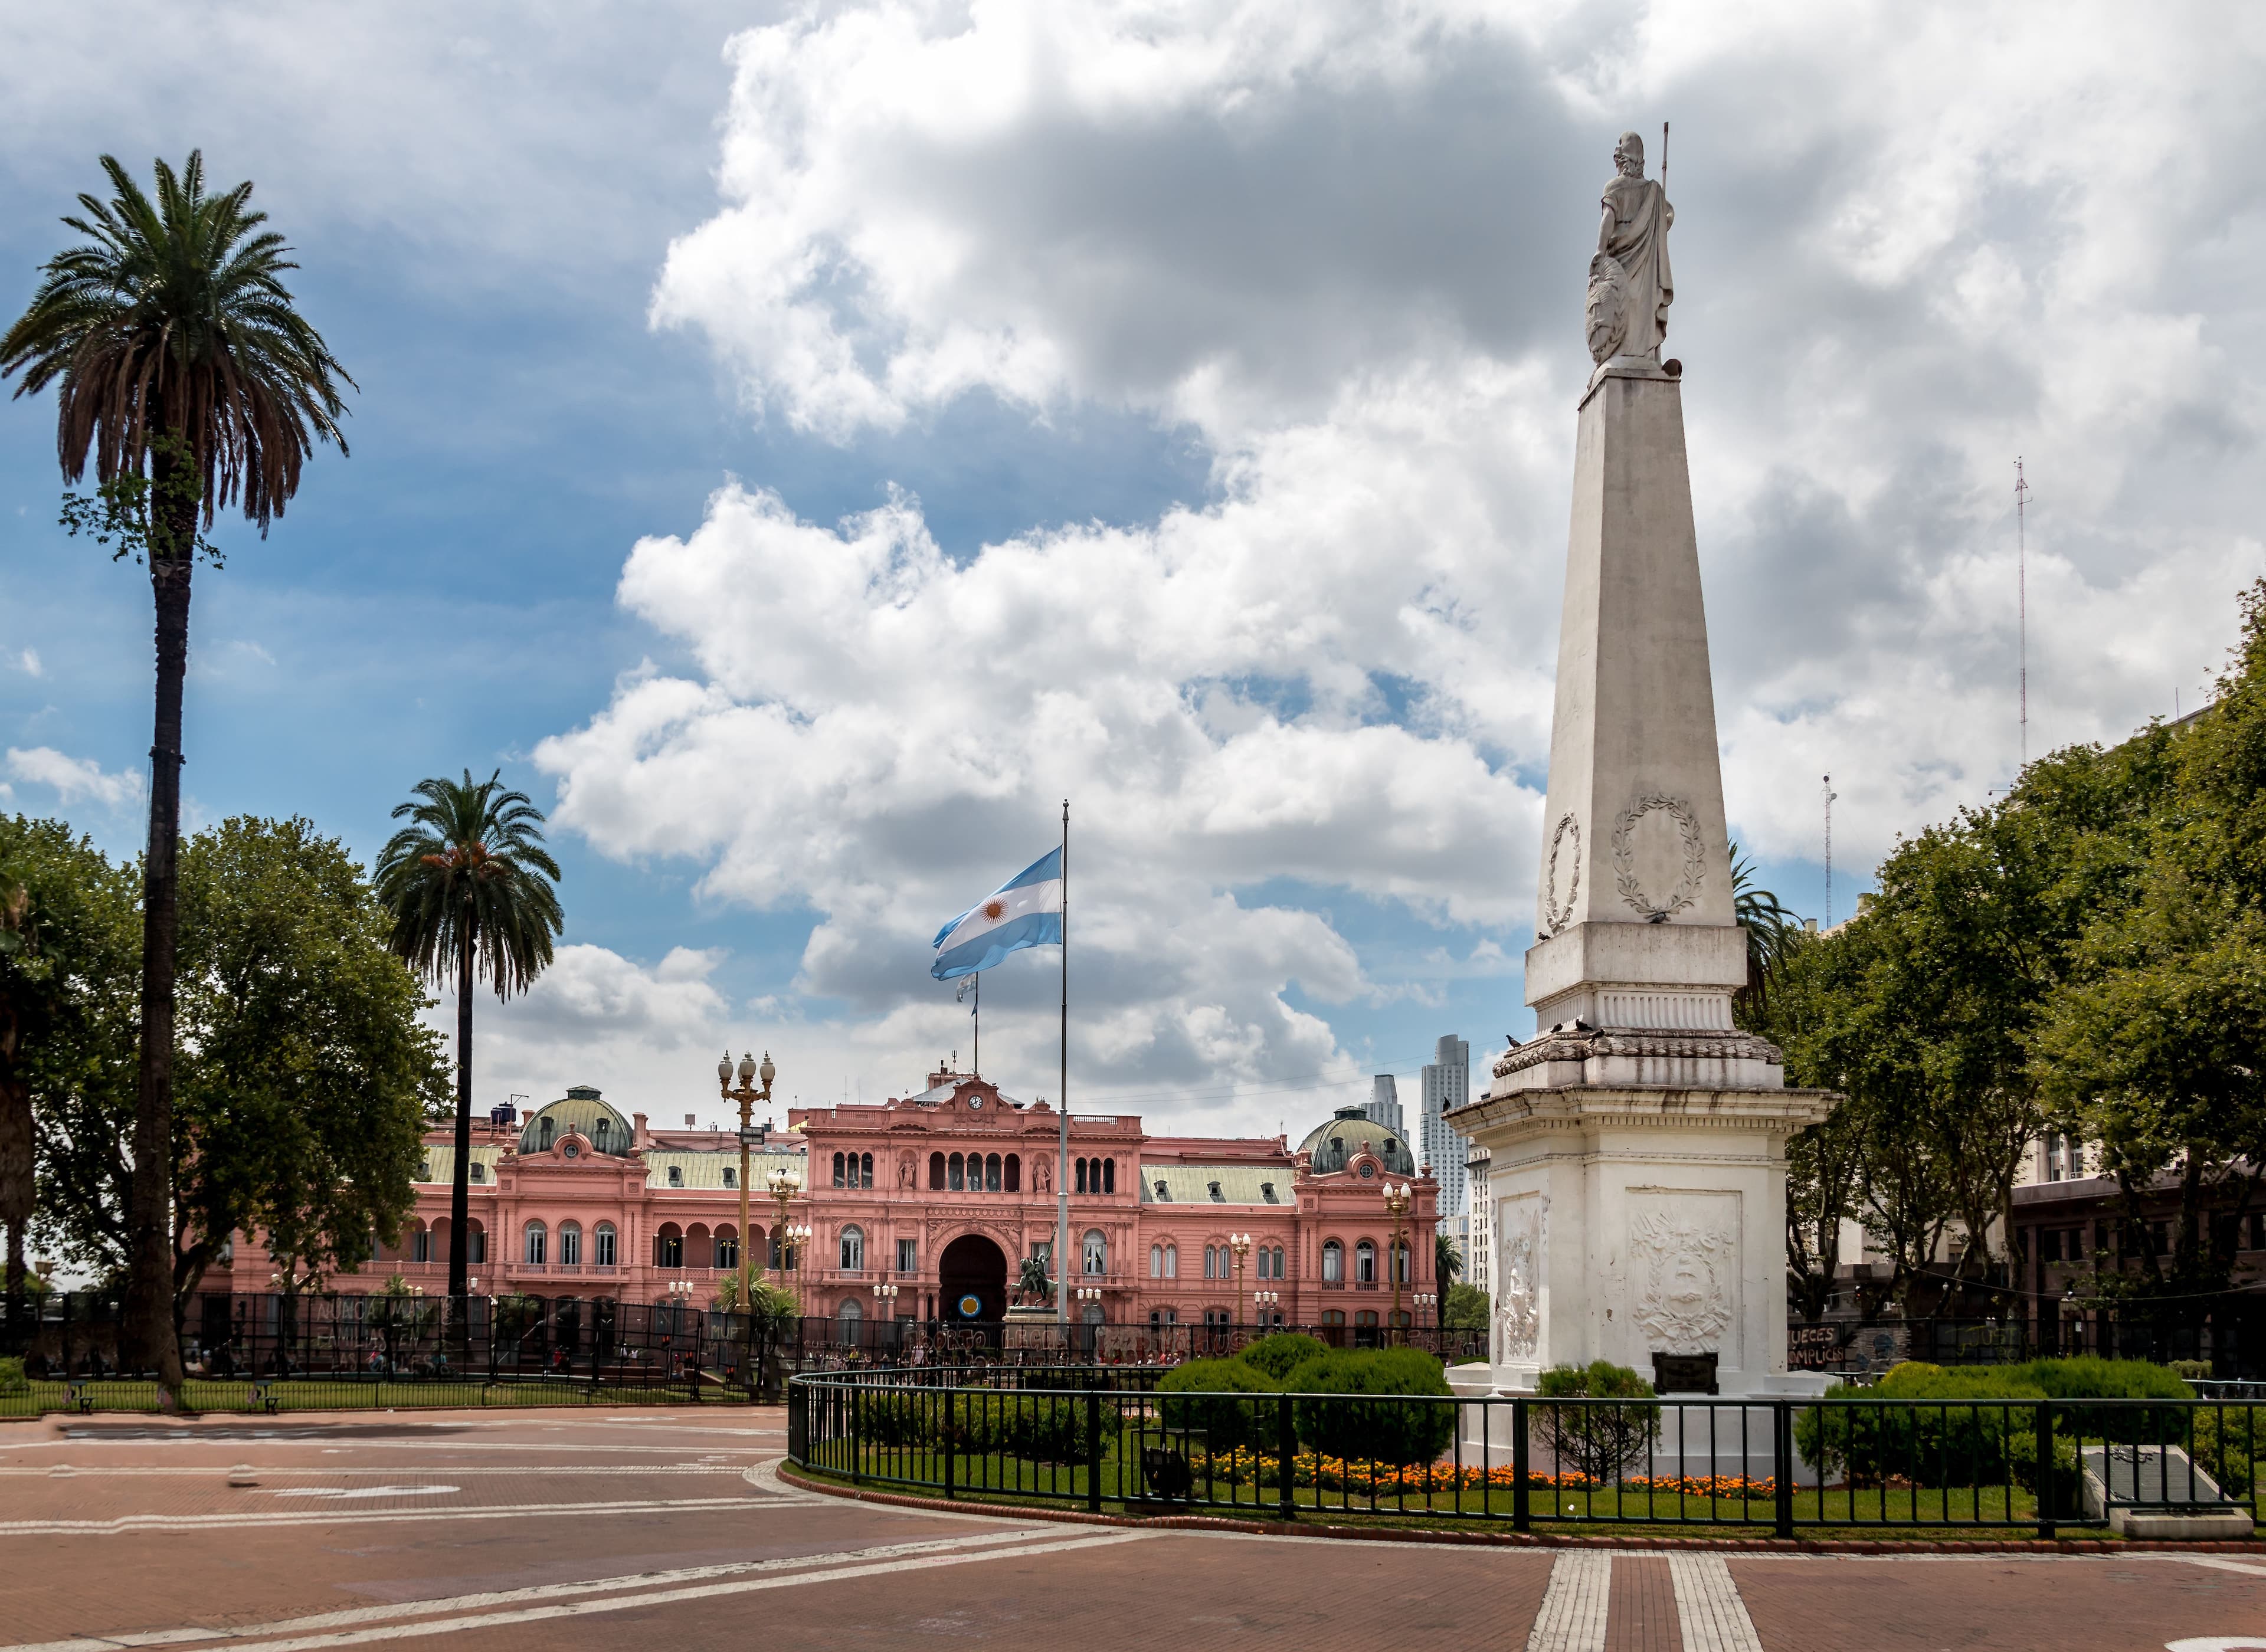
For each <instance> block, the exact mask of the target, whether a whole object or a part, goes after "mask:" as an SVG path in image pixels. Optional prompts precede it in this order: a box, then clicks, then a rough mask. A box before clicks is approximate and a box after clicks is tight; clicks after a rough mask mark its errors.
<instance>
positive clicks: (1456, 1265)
mask: <svg viewBox="0 0 2266 1652" xmlns="http://www.w3.org/2000/svg"><path fill="white" fill-rule="evenodd" d="M1463 1271H1464V1247H1463V1246H1460V1245H1458V1244H1457V1243H1456V1241H1455V1240H1454V1239H1452V1238H1451V1237H1450V1236H1449V1235H1447V1234H1445V1233H1443V1232H1440V1231H1439V1230H1438V1229H1434V1230H1433V1232H1432V1276H1433V1277H1434V1278H1435V1279H1436V1280H1438V1281H1439V1282H1440V1292H1439V1300H1438V1301H1437V1302H1436V1303H1434V1304H1433V1305H1432V1318H1433V1319H1434V1321H1435V1326H1434V1328H1435V1329H1436V1330H1442V1331H1444V1330H1446V1329H1447V1328H1448V1292H1449V1291H1451V1290H1453V1289H1454V1288H1455V1283H1456V1281H1457V1279H1458V1277H1459V1276H1461V1275H1462V1273H1463Z"/></svg>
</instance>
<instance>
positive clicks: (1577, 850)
mask: <svg viewBox="0 0 2266 1652" xmlns="http://www.w3.org/2000/svg"><path fill="white" fill-rule="evenodd" d="M1568 832H1571V833H1572V834H1573V835H1574V846H1573V851H1572V853H1573V856H1574V879H1573V881H1572V882H1571V883H1569V884H1568V886H1567V888H1566V904H1565V905H1564V906H1562V907H1561V906H1560V905H1559V904H1558V855H1559V852H1560V851H1561V849H1563V848H1564V847H1565V844H1566V835H1567V834H1568ZM1581 895H1582V822H1579V821H1577V820H1575V818H1574V817H1573V816H1572V815H1565V816H1564V817H1562V818H1561V820H1560V821H1559V822H1558V830H1556V831H1554V832H1553V833H1551V834H1550V865H1549V866H1548V867H1547V868H1546V869H1545V871H1544V872H1543V874H1542V918H1543V922H1544V923H1545V924H1546V925H1547V926H1548V927H1549V930H1550V932H1551V933H1552V934H1553V935H1555V934H1556V933H1557V932H1559V931H1560V930H1561V929H1563V928H1565V927H1566V925H1567V923H1568V920H1570V919H1571V918H1572V917H1573V916H1574V903H1575V901H1577V900H1579V899H1580V898H1581Z"/></svg>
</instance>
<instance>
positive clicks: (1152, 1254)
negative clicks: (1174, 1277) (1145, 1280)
mask: <svg viewBox="0 0 2266 1652" xmlns="http://www.w3.org/2000/svg"><path fill="white" fill-rule="evenodd" d="M1164 1276H1165V1247H1164V1246H1161V1245H1151V1246H1149V1277H1150V1278H1151V1279H1162V1278H1163V1277H1164Z"/></svg>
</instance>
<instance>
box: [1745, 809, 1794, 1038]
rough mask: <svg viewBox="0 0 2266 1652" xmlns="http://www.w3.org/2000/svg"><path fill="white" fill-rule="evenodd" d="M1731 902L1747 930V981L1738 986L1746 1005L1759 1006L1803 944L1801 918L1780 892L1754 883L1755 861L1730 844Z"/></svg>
mask: <svg viewBox="0 0 2266 1652" xmlns="http://www.w3.org/2000/svg"><path fill="white" fill-rule="evenodd" d="M1731 904H1732V906H1733V908H1734V909H1735V910H1736V911H1737V913H1738V916H1739V922H1740V923H1741V924H1743V925H1745V926H1746V931H1747V984H1746V985H1745V986H1743V987H1742V988H1740V989H1739V991H1738V993H1737V997H1738V998H1739V999H1740V1000H1741V1001H1742V1003H1743V1005H1744V1006H1746V1007H1750V1008H1752V1009H1755V1010H1760V1009H1761V1008H1762V1006H1763V1005H1764V1004H1765V1002H1766V1001H1767V1000H1768V998H1769V997H1770V983H1772V981H1773V980H1774V979H1776V978H1777V976H1778V972H1779V969H1780V966H1782V965H1783V964H1784V963H1785V962H1786V960H1787V955H1788V954H1791V953H1792V952H1793V951H1794V949H1795V947H1797V946H1799V945H1801V938H1802V933H1803V931H1802V920H1801V919H1800V918H1798V917H1795V915H1794V914H1793V913H1792V912H1791V911H1789V910H1787V908H1786V907H1785V906H1784V905H1783V904H1782V903H1780V900H1779V898H1778V896H1777V895H1773V894H1772V893H1771V892H1770V891H1769V890H1768V889H1764V888H1757V887H1756V885H1755V867H1754V862H1752V861H1751V860H1749V859H1745V858H1744V857H1743V856H1742V855H1741V854H1740V853H1739V846H1738V844H1732V845H1731Z"/></svg>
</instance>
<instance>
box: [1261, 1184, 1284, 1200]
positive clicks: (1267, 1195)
mask: <svg viewBox="0 0 2266 1652" xmlns="http://www.w3.org/2000/svg"><path fill="white" fill-rule="evenodd" d="M1259 1196H1260V1197H1261V1199H1264V1200H1265V1201H1266V1202H1268V1203H1269V1204H1280V1203H1282V1201H1281V1200H1280V1199H1278V1198H1276V1196H1275V1184H1274V1183H1273V1182H1271V1181H1262V1182H1261V1183H1260V1184H1259Z"/></svg>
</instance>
